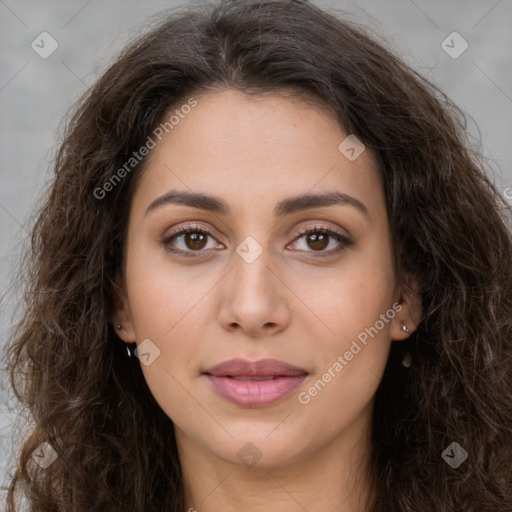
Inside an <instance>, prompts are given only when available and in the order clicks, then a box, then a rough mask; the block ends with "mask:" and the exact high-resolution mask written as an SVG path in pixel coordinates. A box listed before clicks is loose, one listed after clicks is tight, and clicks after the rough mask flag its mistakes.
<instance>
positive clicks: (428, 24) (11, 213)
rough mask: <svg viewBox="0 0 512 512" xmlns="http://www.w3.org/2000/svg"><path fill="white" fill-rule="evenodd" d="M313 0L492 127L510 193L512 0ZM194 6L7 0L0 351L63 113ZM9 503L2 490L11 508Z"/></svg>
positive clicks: (1, 447) (498, 176)
mask: <svg viewBox="0 0 512 512" xmlns="http://www.w3.org/2000/svg"><path fill="white" fill-rule="evenodd" d="M314 3H316V4H317V5H319V6H322V7H327V8H332V7H334V8H335V9H339V10H343V11H346V16H347V17H348V18H349V19H351V20H354V21H357V22H359V23H362V24H364V25H367V26H369V27H371V28H372V29H373V30H374V31H375V32H376V34H377V35H379V36H380V37H381V38H382V40H384V41H385V42H386V43H387V44H388V46H390V47H391V48H392V49H394V50H395V51H396V52H397V53H398V54H399V55H401V56H402V58H403V59H404V60H405V61H406V62H407V63H409V64H410V65H411V66H413V67H414V68H415V69H416V70H418V71H419V72H420V73H422V74H423V75H425V76H427V77H428V78H429V79H431V80H432V81H433V82H434V83H436V84H437V85H439V86H440V87H441V88H442V89H443V90H444V91H445V92H447V93H448V95H449V96H450V97H451V98H452V99H453V100H454V101H455V103H456V104H458V105H459V106H460V107H462V109H463V110H464V111H465V112H467V113H468V115H469V116H470V117H468V119H469V121H470V124H469V128H468V130H469V132H470V133H471V134H473V135H474V136H476V137H481V140H482V151H483V153H484V155H485V156H486V157H487V158H488V159H489V162H488V164H489V165H490V168H491V169H492V173H493V176H494V179H495V181H496V184H497V185H498V186H499V187H500V190H501V191H502V193H503V194H504V196H506V197H508V198H509V199H510V198H511V197H512V194H511V193H510V192H511V191H512V189H510V188H508V187H511V186H512V166H511V162H512V144H511V133H512V128H511V121H510V120H511V119H512V65H511V61H512V57H511V55H510V48H512V30H511V28H512V23H511V22H512V0H489V1H487V0H451V1H450V2H447V1H442V0H434V1H432V0H431V1H426V0H423V1H422V0H414V1H413V0H391V1H382V0H380V1H379V0H365V1H359V2H348V1H347V2H345V1H343V0H332V1H328V0H323V1H322V0H315V2H314ZM186 4H187V2H176V1H167V2H165V1H157V0H149V1H144V2H142V1H140V0H139V1H135V0H127V1H124V2H123V1H121V0H107V1H102V2H100V1H99V0H89V1H87V0H73V1H67V2H57V1H50V0H46V1H40V0H39V1H36V0H0V112H1V115H0V144H1V145H0V155H1V158H0V294H4V299H3V301H2V302H1V303H0V306H1V308H2V309H1V310H0V350H1V349H3V347H4V346H5V343H6V341H7V339H8V335H9V329H10V326H12V325H13V323H14V322H15V320H16V315H15V304H16V302H15V301H16V296H17V295H16V292H17V291H16V290H13V287H12V286H11V282H10V277H11V275H12V273H13V270H14V268H15V264H16V262H17V261H18V260H19V253H20V250H21V246H20V243H21V242H22V241H23V240H26V237H27V233H28V231H29V226H30V223H31V220H32V219H33V216H34V214H33V210H32V209H33V206H34V204H35V202H36V200H37V198H38V194H39V193H40V192H41V189H42V186H43V185H44V183H45V182H46V181H47V180H48V177H49V176H50V173H49V169H50V165H51V160H52V157H53V155H54V151H55V149H56V147H57V144H58V135H59V133H60V132H59V127H60V124H59V123H60V122H61V120H62V118H63V117H64V115H65V114H66V112H67V111H68V109H69V108H70V107H71V106H72V105H73V103H74V102H75V101H76V100H77V99H78V97H79V96H80V95H81V94H82V93H84V91H85V90H86V88H88V87H89V86H91V85H92V84H93V83H94V81H95V80H96V78H97V77H98V76H99V74H100V73H101V72H102V71H104V70H105V69H106V67H107V66H108V64H109V63H111V62H112V60H113V58H114V56H115V55H116V53H117V52H118V51H119V50H120V49H121V48H122V47H123V46H124V45H125V44H126V43H127V42H128V41H129V40H130V39H132V38H133V37H134V36H135V35H137V34H138V33H139V32H140V31H141V30H142V29H144V28H145V27H147V25H148V23H149V22H150V21H151V17H152V16H154V15H155V14H156V13H158V12H161V11H162V10H165V9H170V8H173V7H175V6H177V5H186ZM43 31H47V32H49V33H50V34H51V36H52V37H53V38H54V39H55V40H56V41H57V43H58V48H57V50H56V51H55V52H54V53H53V54H52V55H51V56H49V57H48V58H47V59H43V58H41V57H40V56H39V55H38V54H37V53H36V52H35V51H34V50H33V49H32V48H31V43H32V41H34V40H35V39H36V38H37V36H39V34H41V32H43ZM453 31H456V32H458V33H460V34H461V35H462V37H463V38H464V39H465V40H466V41H467V42H468V44H469V47H468V49H467V50H466V51H465V52H464V53H462V55H460V56H459V57H458V58H452V57H450V56H449V55H448V54H447V53H446V52H445V51H444V50H443V48H442V46H441V43H442V41H444V40H445V39H446V38H447V36H448V35H449V34H451V33H452V32H453ZM38 40H40V39H38ZM448 41H450V40H449V39H448ZM448 44H450V45H451V44H452V43H451V42H449V43H448ZM454 45H455V48H454V49H455V50H457V49H458V48H460V46H458V43H457V42H456V41H455V42H454ZM506 191H508V192H506ZM475 200H478V198H475ZM511 200H512V199H511ZM0 377H1V379H0V380H1V382H0V383H1V387H0V483H1V481H2V480H3V479H4V478H7V476H6V470H5V468H6V462H11V461H12V457H13V455H14V454H15V450H16V442H19V440H20V436H21V434H20V429H19V427H21V426H22V423H21V420H20V419H19V418H18V419H17V418H16V417H15V416H14V414H13V413H12V412H11V411H10V405H11V404H12V397H11V393H10V391H9V390H8V386H7V380H6V374H5V372H1V373H0ZM13 440H14V442H13ZM2 503H3V495H0V510H2Z"/></svg>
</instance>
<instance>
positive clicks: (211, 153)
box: [134, 90, 382, 207]
mask: <svg viewBox="0 0 512 512" xmlns="http://www.w3.org/2000/svg"><path fill="white" fill-rule="evenodd" d="M194 99H195V100H196V101H197V105H196V106H195V107H194V108H192V109H187V110H186V111H187V112H188V113H187V114H182V115H181V116H179V120H178V118H177V117H176V118H175V119H176V120H178V122H177V123H176V124H174V125H173V127H172V129H168V132H166V131H164V132H163V135H162V136H161V140H158V139H156V147H155V148H154V149H152V150H151V152H150V154H149V157H148V162H147V165H146V169H145V171H144V172H143V174H142V176H141V177H140V185H139V187H138V190H139V193H138V194H136V196H137V197H135V198H134V200H137V201H138V202H141V204H142V203H144V204H146V205H147V204H148V203H149V202H150V201H151V200H152V199H154V197H155V196H156V195H160V194H162V193H165V192H166V191H167V190H168V189H171V188H174V189H176V188H179V189H181V190H189V191H193V192H205V191H209V192H212V191H215V193H216V195H219V194H220V195H225V196H226V197H228V198H230V199H228V201H231V200H232V201H239V202H241V203H245V204H249V203H248V202H246V200H249V199H251V198H252V197H253V196H257V197H258V203H259V205H260V206H261V205H262V204H263V203H264V202H265V199H266V198H268V199H269V200H274V199H276V198H277V196H283V195H286V196H290V195H297V194H304V193H307V192H325V191H328V190H330V189H334V188H335V189H337V190H339V191H340V192H343V193H347V194H351V195H355V196H365V197H368V196H370V200H371V202H373V203H375V206H376V207H378V206H379V205H378V204H377V203H378V201H377V199H376V198H375V197H373V196H376V195H380V196H381V197H380V198H379V199H380V200H382V190H381V186H380V177H379V173H378V166H377V161H376V158H375V155H374V154H373V153H372V152H371V151H370V150H367V149H365V150H364V151H363V152H362V153H361V154H360V155H359V156H358V157H357V158H356V159H355V160H350V159H348V158H347V157H346V156H345V154H344V153H343V152H342V151H340V144H342V143H343V141H344V140H345V139H346V138H347V134H346V133H344V132H343V131H342V129H341V127H340V126H339V124H338V122H337V118H336V116H335V115H334V114H333V113H332V112H330V111H329V110H327V109H326V108H325V107H322V105H320V104H319V103H318V102H316V103H315V102H314V103H311V102H307V103H306V102H304V101H302V100H301V99H298V98H296V97H290V96H286V97H285V96H283V95H282V94H274V95H272V94H266V95H264V96H260V97H248V96H247V95H245V94H243V93H241V92H238V91H233V90H226V91H220V92H215V93H208V94H201V95H195V96H194ZM185 101H186V100H185ZM176 110H178V111H179V110H180V106H179V105H175V106H174V107H173V108H172V109H171V111H170V112H169V114H168V116H166V118H167V117H170V115H172V113H175V112H176ZM363 147H364V146H363ZM342 148H343V146H342ZM359 149H360V148H359ZM141 196H142V197H141ZM251 204H252V203H251Z"/></svg>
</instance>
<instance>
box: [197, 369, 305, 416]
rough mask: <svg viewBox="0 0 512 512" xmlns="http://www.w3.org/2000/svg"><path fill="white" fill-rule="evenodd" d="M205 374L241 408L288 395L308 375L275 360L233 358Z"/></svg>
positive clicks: (228, 398)
mask: <svg viewBox="0 0 512 512" xmlns="http://www.w3.org/2000/svg"><path fill="white" fill-rule="evenodd" d="M203 375H205V377H206V378H207V379H208V380H209V382H210V384H211V386H212V389H213V390H214V391H215V392H216V393H217V394H218V395H219V396H220V397H222V398H224V399H225V400H228V401H229V402H231V403H234V404H236V405H239V406H241V407H263V406H265V405H269V404H272V403H274V402H277V401H279V400H281V399H283V398H284V397H285V396H288V395H289V394H290V393H291V392H292V391H293V390H294V389H295V388H296V387H298V386H299V385H300V384H301V383H302V382H303V381H304V379H305V378H306V377H307V376H308V375H309V374H308V372H307V371H306V370H304V369H302V368H298V367H296V366H292V365H290V364H288V363H285V362H283V361H278V360H276V359H262V360H259V361H247V360H244V359H231V360H229V361H225V362H223V363H220V364H219V365H217V366H215V367H213V368H211V369H209V370H207V371H206V372H204V373H203Z"/></svg>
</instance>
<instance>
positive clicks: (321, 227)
mask: <svg viewBox="0 0 512 512" xmlns="http://www.w3.org/2000/svg"><path fill="white" fill-rule="evenodd" d="M318 222H319V223H318V224H313V225H311V226H304V227H302V228H300V229H299V231H298V233H297V234H296V235H295V236H294V238H293V240H291V242H290V243H294V242H296V241H297V240H299V239H301V238H303V237H304V236H306V235H307V234H308V232H309V231H320V232H322V231H325V232H327V234H328V236H331V237H338V238H339V239H338V240H337V241H338V242H339V243H341V244H345V245H352V244H353V242H352V240H351V237H349V236H347V235H344V234H342V233H340V230H339V228H338V229H336V228H333V227H330V226H328V225H326V224H325V223H322V222H321V221H318ZM189 231H190V232H199V233H204V234H205V235H206V236H209V237H211V238H213V239H214V240H215V241H217V242H218V243H220V244H222V245H224V244H223V243H222V242H221V241H219V240H218V239H217V237H216V236H215V235H213V234H212V233H211V230H210V228H207V227H204V226H201V225H199V224H183V225H181V226H179V227H178V228H177V229H176V230H174V231H173V232H171V233H169V234H168V235H165V236H164V237H163V241H164V242H165V243H168V242H170V241H171V239H173V238H179V237H180V236H183V235H184V234H187V232H189ZM177 252H196V253H201V252H207V251H206V250H198V251H184V250H181V249H179V250H178V251H177ZM308 252H309V251H308ZM312 252H314V251H312ZM322 252H325V253H329V252H330V251H319V253H322Z"/></svg>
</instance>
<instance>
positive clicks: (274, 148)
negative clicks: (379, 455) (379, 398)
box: [114, 90, 416, 467]
mask: <svg viewBox="0 0 512 512" xmlns="http://www.w3.org/2000/svg"><path fill="white" fill-rule="evenodd" d="M195 99H196V100H197V105H196V106H195V107H193V108H191V109H188V108H186V109H183V110H182V114H181V116H180V117H179V122H178V123H175V124H173V128H172V130H171V129H169V128H168V133H166V132H165V130H163V136H161V135H160V137H161V141H160V140H158V138H157V137H153V138H154V140H155V142H156V146H155V147H154V148H153V149H151V150H150V155H149V160H148V166H147V168H146V171H145V172H144V173H143V175H142V176H141V178H140V181H139V183H138V186H137V189H136V191H135V194H134V196H133V200H132V205H131V212H130V218H129V228H128V239H127V249H126V268H125V271H126V274H125V276H126V289H125V290H124V293H123V294H122V296H121V297H120V304H119V307H118V309H117V311H116V314H115V319H114V321H115V322H118V323H121V324H122V325H123V327H124V329H125V331H123V332H120V335H121V336H122V338H123V339H124V340H125V341H136V342H137V344H138V357H139V358H140V361H139V360H137V359H135V362H134V364H137V363H138V364H141V367H142V370H143V373H144V377H145V379H146V381H147V384H148V386H149V388H150V389H151V392H152V393H153V395H154V397H155V399H156V400H157V401H158V403H159V404H160V406H161V407H162V409H163V410H164V411H165V412H166V413H167V415H168V416H169V417H170V418H171V419H172V420H173V422H174V424H175V430H176V436H177V442H178V447H179V449H180V452H181V455H182V456H183V455H184V454H187V453H202V454H203V455H204V456H207V457H210V458H212V460H214V459H217V460H218V459H219V458H220V459H223V460H225V461H230V462H233V463H236V464H245V465H247V466H249V465H252V464H254V463H257V464H259V465H260V466H261V467H265V466H266V467H271V466H275V465H282V464H285V463H292V462H297V461H300V460H306V459H308V460H312V459H311V458H312V457H313V456H317V455H319V454H322V453H324V452H325V450H326V449H327V448H329V449H332V448H333V447H337V448H338V449H340V450H346V452H347V453H349V452H350V451H351V450H353V449H355V447H362V446H364V445H365V443H366V441H367V435H368V432H369V428H370V418H371V408H372V401H373V400H372V399H373V396H374V393H375V391H376V389H377V387H378V385H379V382H380V380H381V377H382V374H383V371H384V368H385V365H386V361H387V357H388V352H389V349H390V344H391V340H392V339H403V338H405V337H407V336H409V335H408V334H406V333H405V332H404V331H402V325H403V323H405V324H406V325H407V326H408V328H409V330H410V332H412V331H413V329H414V327H415V325H416V324H415V323H413V320H412V317H411V314H412V310H411V307H410V306H408V305H407V303H405V302H402V304H401V305H400V304H399V302H400V301H401V299H402V295H401V292H400V290H399V289H398V287H397V285H396V282H395V277H394V273H393V265H392V247H391V241H390V230H389V226H388V219H387V215H386V206H385V198H384V192H383V188H382V185H381V181H380V179H379V174H378V171H377V164H376V161H375V160H374V158H373V156H372V153H371V152H370V150H369V149H366V150H364V151H363V152H362V153H360V151H361V149H362V147H360V146H358V145H357V144H356V145H354V144H355V143H354V141H351V140H350V139H349V140H347V141H345V142H343V141H344V140H345V139H346V137H347V134H345V133H342V131H341V130H340V128H339V126H338V124H337V122H336V119H335V118H334V117H333V116H332V115H331V114H330V113H329V112H327V111H324V110H319V109H318V108H313V107H311V106H308V105H307V104H305V103H302V102H300V101H299V100H297V99H290V98H284V97H282V96H278V95H272V96H265V97H260V98H258V99H249V98H247V97H246V96H244V95H243V94H242V93H239V92H235V91H231V90H226V91H223V92H218V93H212V94H208V95H201V96H196V97H195ZM176 108H177V109H178V110H179V106H178V107H176ZM189 110H190V112H189ZM185 111H186V112H189V113H187V114H186V115H185V114H183V112H185ZM168 126H169V125H168ZM161 131H162V130H161ZM342 142H343V144H341V143H342ZM356 142H357V141H356ZM340 144H341V146H340ZM351 148H353V151H352V149H351ZM358 153H360V154H359V155H358ZM196 195H197V196H196ZM199 195H201V197H199ZM206 196H207V197H206ZM173 198H174V199H173ZM322 198H323V199H322ZM155 201H156V203H155ZM182 228H190V231H191V233H189V234H186V233H185V234H183V233H180V232H179V230H180V229H182ZM309 229H316V230H317V231H318V233H312V234H304V230H309ZM198 230H199V231H198ZM203 232H204V233H203ZM119 284H121V282H120V281H119ZM141 343H143V344H142V345H141ZM233 359H241V360H243V361H242V364H238V363H236V362H235V363H234V364H233V365H229V364H228V365H227V366H220V367H217V369H215V367H216V366H217V365H220V364H221V363H225V362H229V361H232V360H233ZM263 359H273V360H277V361H279V362H280V363H275V362H274V364H261V365H255V364H251V363H254V362H257V361H261V360H263ZM243 363H245V364H243ZM263 363H265V362H263Z"/></svg>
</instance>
